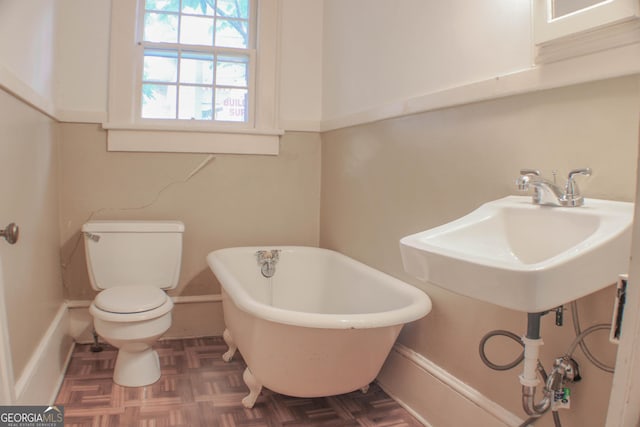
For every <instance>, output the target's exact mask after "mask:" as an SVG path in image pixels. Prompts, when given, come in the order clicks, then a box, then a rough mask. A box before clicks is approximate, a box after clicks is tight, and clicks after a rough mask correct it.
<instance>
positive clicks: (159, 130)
mask: <svg viewBox="0 0 640 427" xmlns="http://www.w3.org/2000/svg"><path fill="white" fill-rule="evenodd" d="M102 127H103V128H104V129H106V130H107V151H134V152H162V153H212V154H254V155H278V153H279V147H280V136H281V135H283V134H284V131H282V130H277V129H268V130H263V129H239V128H223V129H219V130H212V129H210V128H205V127H191V126H186V125H185V126H180V125H172V126H167V125H156V124H144V125H138V124H135V125H131V124H119V123H103V125H102Z"/></svg>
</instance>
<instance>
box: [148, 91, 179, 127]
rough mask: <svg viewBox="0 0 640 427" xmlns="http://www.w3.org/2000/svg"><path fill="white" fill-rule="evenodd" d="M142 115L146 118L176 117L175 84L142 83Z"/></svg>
mask: <svg viewBox="0 0 640 427" xmlns="http://www.w3.org/2000/svg"><path fill="white" fill-rule="evenodd" d="M142 117H143V118H145V119H175V118H176V87H175V86H174V85H154V84H143V85H142Z"/></svg>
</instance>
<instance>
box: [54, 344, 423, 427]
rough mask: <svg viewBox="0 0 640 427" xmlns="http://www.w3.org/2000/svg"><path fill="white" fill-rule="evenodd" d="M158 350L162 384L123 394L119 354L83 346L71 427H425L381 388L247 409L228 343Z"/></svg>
mask: <svg viewBox="0 0 640 427" xmlns="http://www.w3.org/2000/svg"><path fill="white" fill-rule="evenodd" d="M154 348H155V349H156V350H157V351H158V354H159V356H160V365H161V368H162V377H161V378H160V380H159V381H158V382H156V383H155V384H152V385H150V386H147V387H121V386H118V385H116V384H114V383H113V382H112V380H111V377H112V373H113V366H114V364H115V357H116V350H115V349H114V348H113V347H109V346H106V348H105V350H104V351H102V352H100V353H92V352H91V351H90V346H89V345H77V346H76V348H75V350H74V352H73V355H72V358H71V362H70V364H69V367H68V369H67V373H66V375H65V378H64V381H63V384H62V387H61V388H60V392H59V394H58V398H57V400H56V404H57V405H64V410H65V426H68V427H81V426H82V427H85V426H86V427H90V426H91V427H110V426H114V427H125V426H127V427H128V426H131V427H133V426H140V427H165V426H166V427H168V426H180V427H182V426H184V427H199V426H202V427H204V426H214V427H240V426H243V427H263V426H264V427H281V426H282V427H284V426H291V427H293V426H295V427H301V426H327V427H347V426H364V427H392V426H393V427H418V426H421V424H420V423H419V422H418V421H416V420H415V418H413V417H412V416H411V415H410V414H409V413H408V412H407V411H405V410H404V409H403V408H402V407H401V406H400V405H398V403H397V402H395V401H394V400H393V399H391V398H390V397H389V396H388V395H387V394H386V393H385V392H384V391H382V390H381V389H380V387H379V386H378V385H377V384H375V383H374V384H372V385H371V387H370V389H369V392H368V393H366V394H363V393H362V392H360V391H356V392H353V393H348V394H344V395H340V396H332V397H324V398H315V399H306V398H294V397H288V396H283V395H280V394H278V393H274V392H272V391H270V390H267V389H264V388H263V389H262V393H261V395H260V397H259V398H258V401H257V402H256V405H255V406H254V408H253V409H246V408H244V407H243V406H242V403H241V399H242V398H243V397H244V396H246V395H247V393H248V389H247V387H246V386H245V384H244V382H243V381H242V372H243V370H244V368H245V364H244V361H243V360H242V357H241V355H240V354H239V353H236V355H235V356H234V359H233V361H232V362H230V363H225V362H223V361H222V353H224V352H225V351H226V349H227V347H226V345H225V343H224V341H223V340H222V338H221V337H206V338H193V339H184V340H167V341H160V342H157V343H156V344H155V346H154Z"/></svg>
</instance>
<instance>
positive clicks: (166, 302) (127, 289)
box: [89, 285, 173, 322]
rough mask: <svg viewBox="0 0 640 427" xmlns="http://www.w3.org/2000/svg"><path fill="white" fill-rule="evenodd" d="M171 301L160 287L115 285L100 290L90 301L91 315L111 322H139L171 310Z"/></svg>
mask: <svg viewBox="0 0 640 427" xmlns="http://www.w3.org/2000/svg"><path fill="white" fill-rule="evenodd" d="M172 308H173V302H172V301H171V298H169V297H168V296H167V294H166V293H165V292H164V291H163V290H162V289H160V288H156V287H155V286H148V285H138V286H116V287H113V288H109V289H105V290H103V291H101V292H100V293H99V294H98V295H97V296H96V298H95V299H94V300H93V302H92V303H91V307H89V311H90V313H91V314H92V315H93V316H96V317H98V318H100V319H102V320H107V321H112V322H139V321H143V320H148V319H154V318H156V317H160V316H162V315H164V314H166V313H168V312H170V311H171V309H172Z"/></svg>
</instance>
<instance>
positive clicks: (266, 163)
mask: <svg viewBox="0 0 640 427" xmlns="http://www.w3.org/2000/svg"><path fill="white" fill-rule="evenodd" d="M61 139H62V148H61V185H60V205H61V207H60V228H61V235H62V240H61V241H62V243H61V245H62V262H63V265H64V267H63V268H64V270H63V271H64V274H63V277H64V287H65V295H66V297H67V298H69V299H71V300H90V299H93V296H94V291H93V290H92V289H91V288H90V285H89V281H88V276H87V271H86V267H85V264H84V263H85V259H84V247H83V244H82V241H81V235H80V233H79V231H80V227H81V226H82V224H83V223H84V222H85V221H87V220H88V219H89V218H90V217H92V218H94V219H178V220H181V221H183V222H184V223H185V226H186V231H185V234H184V249H183V263H182V273H181V278H180V283H179V285H178V288H177V289H176V290H175V291H172V292H171V294H172V295H199V294H216V293H219V284H218V283H217V282H216V280H215V278H214V276H213V274H212V273H211V272H210V270H209V268H208V266H207V265H206V261H205V257H206V255H207V254H208V253H209V252H210V251H212V250H215V249H219V248H223V247H228V246H243V245H275V244H291V245H311V246H317V244H318V233H319V210H320V137H319V135H318V134H314V133H288V134H286V135H285V136H284V137H283V138H282V139H281V143H280V144H281V145H280V155H279V156H240V155H238V156H235V155H218V156H216V157H215V160H213V161H212V162H211V163H209V164H208V165H207V166H206V167H205V168H203V169H201V170H200V172H198V173H197V174H195V175H194V176H193V177H192V178H191V179H189V180H188V181H187V182H181V181H182V180H184V178H185V177H186V176H187V175H188V174H189V173H190V172H191V171H192V170H194V168H195V167H196V166H198V165H199V164H200V163H201V162H202V161H203V160H204V159H205V158H206V155H205V154H175V153H174V154H165V153H115V152H107V151H106V133H105V131H104V130H102V129H101V128H100V126H99V125H94V124H69V123H64V124H61ZM172 182H175V184H174V185H171V186H169V187H167V185H168V184H170V183H172ZM163 188H165V189H164V190H163ZM159 192H160V194H159V196H158V193H159ZM156 196H157V200H156V201H155V202H153V201H154V199H156ZM152 202H153V203H152ZM146 205H148V206H147V207H145V208H141V209H136V208H139V207H142V206H146Z"/></svg>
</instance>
